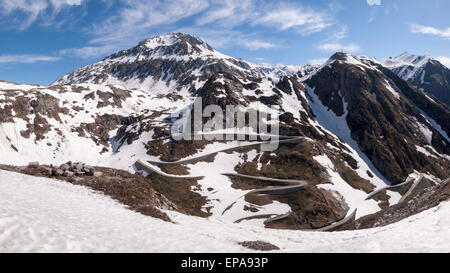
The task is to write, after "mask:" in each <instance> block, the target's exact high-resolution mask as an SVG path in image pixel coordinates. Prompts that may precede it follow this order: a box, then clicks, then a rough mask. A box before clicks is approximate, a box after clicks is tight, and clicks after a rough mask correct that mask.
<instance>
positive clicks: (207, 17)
mask: <svg viewBox="0 0 450 273" xmlns="http://www.w3.org/2000/svg"><path fill="white" fill-rule="evenodd" d="M59 1H61V0H59ZM120 1H121V6H120V8H118V9H117V10H116V11H115V13H114V14H113V15H112V16H110V17H108V18H106V19H104V20H102V21H100V22H99V23H97V24H96V25H94V26H91V27H89V28H86V29H85V31H86V32H87V33H88V34H90V35H92V39H91V40H90V41H89V44H88V45H86V46H85V47H82V48H72V49H66V50H63V51H61V53H62V54H65V55H71V54H72V55H75V56H79V57H83V58H90V57H95V56H96V55H97V56H100V55H104V54H108V53H112V52H113V51H114V50H116V49H120V48H127V47H131V46H134V45H135V44H136V43H137V42H139V41H141V40H143V39H145V38H148V37H151V36H153V35H155V34H163V33H167V32H178V31H180V32H185V33H190V34H193V35H196V36H199V37H202V38H204V39H205V40H207V41H208V43H210V44H211V45H212V46H213V47H217V48H225V47H229V46H243V47H246V48H248V49H251V50H259V49H273V48H279V47H280V46H279V44H278V43H277V44H274V43H272V42H269V41H266V39H265V38H261V37H257V36H258V35H257V33H251V32H248V31H246V30H240V29H239V30H237V29H238V28H237V27H241V26H245V25H250V26H264V27H269V28H276V29H278V30H280V31H285V30H294V31H297V32H299V33H301V34H302V35H306V34H310V33H315V32H319V31H322V30H324V29H325V28H327V27H329V26H331V25H333V24H334V19H333V18H332V16H330V15H328V14H326V13H324V12H318V11H315V10H313V9H310V8H305V7H303V6H300V5H298V4H296V3H295V2H294V1H290V2H287V1H286V0H285V1H280V2H277V3H274V2H269V1H262V0H152V1H146V0H120ZM186 18H189V20H192V21H194V25H193V26H192V25H191V26H189V27H185V28H178V29H177V28H176V25H177V23H179V21H180V20H183V19H186ZM344 31H346V30H344ZM337 35H345V33H341V34H337ZM280 43H282V42H280ZM112 45H114V46H112Z"/></svg>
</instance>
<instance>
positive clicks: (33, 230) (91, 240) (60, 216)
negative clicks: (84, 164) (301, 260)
mask: <svg viewBox="0 0 450 273" xmlns="http://www.w3.org/2000/svg"><path fill="white" fill-rule="evenodd" d="M0 181H1V182H0V236H1V240H0V252H253V251H251V250H249V249H246V248H243V247H242V246H240V245H238V242H241V241H255V240H263V241H268V242H270V243H272V244H276V245H277V246H279V247H280V248H281V251H282V252H443V253H448V252H449V251H450V239H449V238H450V218H449V217H448V215H450V202H445V203H442V204H440V205H439V206H437V207H435V208H433V209H430V210H428V211H424V212H422V213H420V214H417V215H415V216H413V217H410V218H408V219H405V220H403V221H401V222H399V223H396V224H393V225H389V226H386V227H380V228H374V229H369V230H358V231H346V232H334V233H322V232H303V231H289V230H271V229H264V228H259V227H254V226H248V225H246V224H232V223H227V222H223V221H220V220H217V219H203V218H198V217H192V216H186V215H182V214H179V213H176V212H167V213H168V214H169V216H170V217H171V218H172V220H174V221H176V222H177V223H178V224H172V223H168V222H164V221H162V220H160V219H155V218H152V217H148V216H144V215H142V214H139V213H135V212H133V211H130V210H128V209H126V208H125V207H124V206H123V205H121V204H118V203H117V202H116V201H113V200H112V199H110V198H109V197H106V196H104V195H102V194H99V193H94V192H93V191H91V190H89V189H87V188H84V187H81V186H75V185H72V184H68V183H66V182H61V181H57V180H52V179H47V178H37V177H31V176H26V175H22V174H16V173H10V172H5V171H0ZM61 196H64V198H61Z"/></svg>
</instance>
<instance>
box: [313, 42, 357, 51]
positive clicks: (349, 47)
mask: <svg viewBox="0 0 450 273" xmlns="http://www.w3.org/2000/svg"><path fill="white" fill-rule="evenodd" d="M319 49H320V50H323V51H326V52H336V51H340V50H343V51H345V52H349V53H355V52H358V51H360V50H361V48H360V47H359V46H358V45H356V44H341V43H329V44H322V45H320V46H319Z"/></svg>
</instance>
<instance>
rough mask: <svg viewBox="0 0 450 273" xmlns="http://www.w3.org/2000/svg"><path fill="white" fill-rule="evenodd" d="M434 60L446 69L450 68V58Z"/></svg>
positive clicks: (442, 57)
mask: <svg viewBox="0 0 450 273" xmlns="http://www.w3.org/2000/svg"><path fill="white" fill-rule="evenodd" d="M436 59H438V61H440V62H441V63H442V64H443V65H445V66H446V67H448V68H450V58H449V57H444V56H441V57H437V58H436Z"/></svg>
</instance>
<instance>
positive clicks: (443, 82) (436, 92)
mask: <svg viewBox="0 0 450 273" xmlns="http://www.w3.org/2000/svg"><path fill="white" fill-rule="evenodd" d="M394 72H395V70H394ZM409 81H410V82H411V84H412V85H413V86H416V87H417V88H420V89H423V90H424V92H425V93H427V94H428V95H430V96H431V97H433V98H434V99H436V100H438V101H440V102H442V103H444V104H445V105H446V106H447V107H448V106H449V105H450V69H448V68H447V67H446V66H444V65H442V64H441V63H440V62H438V61H436V60H430V61H429V62H428V63H427V64H426V65H425V66H424V67H423V71H422V73H420V74H418V75H417V76H416V77H414V78H412V79H410V80H409Z"/></svg>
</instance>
